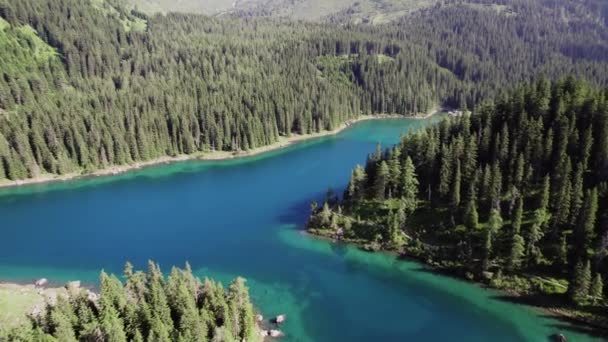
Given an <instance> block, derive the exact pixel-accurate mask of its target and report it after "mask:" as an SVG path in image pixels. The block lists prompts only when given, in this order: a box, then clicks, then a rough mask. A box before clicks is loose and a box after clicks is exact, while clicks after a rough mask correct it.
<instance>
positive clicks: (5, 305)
mask: <svg viewBox="0 0 608 342" xmlns="http://www.w3.org/2000/svg"><path fill="white" fill-rule="evenodd" d="M59 295H62V296H66V295H67V290H66V289H65V288H64V287H61V288H46V289H37V288H35V287H34V285H18V284H0V336H2V332H3V331H6V330H8V329H11V328H14V327H18V326H21V325H24V324H27V323H28V322H29V319H28V316H27V315H28V314H29V313H31V312H32V310H34V308H38V309H40V310H42V309H44V306H45V305H46V303H47V301H50V302H54V301H55V299H56V298H57V296H59ZM0 339H1V337H0Z"/></svg>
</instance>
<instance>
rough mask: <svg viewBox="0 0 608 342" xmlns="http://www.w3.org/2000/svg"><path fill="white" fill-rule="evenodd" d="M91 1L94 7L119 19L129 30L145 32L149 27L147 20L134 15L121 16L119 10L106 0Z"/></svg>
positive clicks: (126, 29)
mask: <svg viewBox="0 0 608 342" xmlns="http://www.w3.org/2000/svg"><path fill="white" fill-rule="evenodd" d="M91 2H92V4H93V6H94V7H96V8H97V9H99V10H100V11H101V12H102V13H103V14H105V15H106V16H108V17H114V18H116V19H118V20H119V21H120V22H121V23H122V26H123V27H124V29H125V31H127V32H130V31H133V32H145V31H146V29H147V28H148V22H147V21H146V20H144V19H141V18H138V17H135V16H133V15H127V16H121V15H120V13H119V12H118V10H117V9H116V8H114V7H113V6H112V5H110V4H109V3H107V2H105V0H91Z"/></svg>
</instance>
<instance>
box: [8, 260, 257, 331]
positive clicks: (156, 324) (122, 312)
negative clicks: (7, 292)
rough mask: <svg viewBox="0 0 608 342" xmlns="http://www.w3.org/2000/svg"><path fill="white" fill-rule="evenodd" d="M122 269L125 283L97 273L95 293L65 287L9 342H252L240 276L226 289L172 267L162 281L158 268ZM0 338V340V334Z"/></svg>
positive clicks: (250, 320) (251, 320)
mask: <svg viewBox="0 0 608 342" xmlns="http://www.w3.org/2000/svg"><path fill="white" fill-rule="evenodd" d="M148 266H149V267H148V271H147V272H143V271H134V270H133V267H132V266H131V265H130V264H127V266H126V267H125V274H124V276H125V278H126V283H124V284H123V283H122V282H121V281H120V280H119V279H118V278H117V277H116V276H113V275H107V274H106V273H104V272H102V273H101V279H100V287H101V293H100V294H99V295H96V294H94V293H91V292H89V291H86V290H84V289H81V288H79V287H70V288H68V290H69V291H68V292H69V293H68V296H67V297H65V296H58V297H57V300H56V303H53V304H50V303H49V304H48V305H47V307H46V309H45V310H43V311H42V312H41V313H40V314H38V315H37V316H33V317H32V324H31V325H30V326H24V327H19V328H15V329H14V330H13V331H11V332H9V333H8V335H7V336H5V337H6V338H8V340H9V341H23V342H30V341H61V342H70V341H113V342H120V341H125V342H126V341H142V342H143V341H193V342H194V341H196V342H200V341H224V342H228V341H258V340H261V336H260V333H259V331H258V329H257V327H256V323H255V315H254V310H253V306H252V304H251V302H250V300H249V290H248V289H247V287H246V286H245V280H244V279H243V278H237V279H235V280H234V281H233V282H232V283H231V284H230V286H229V287H228V289H224V288H223V286H222V284H221V283H216V282H214V281H213V280H209V279H205V280H204V281H203V282H201V280H200V279H198V278H196V277H195V276H194V275H192V271H191V270H190V268H189V266H188V265H186V268H185V269H183V270H182V269H178V268H173V269H172V270H171V273H170V274H169V276H168V277H167V278H166V279H165V278H164V277H163V275H162V273H161V271H160V268H159V266H158V265H156V264H154V263H152V262H150V263H149V265H148ZM0 339H2V336H0Z"/></svg>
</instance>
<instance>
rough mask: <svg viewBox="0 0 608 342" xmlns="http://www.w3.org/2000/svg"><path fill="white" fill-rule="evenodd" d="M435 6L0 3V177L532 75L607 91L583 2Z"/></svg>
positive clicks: (89, 166) (82, 165) (249, 140)
mask: <svg viewBox="0 0 608 342" xmlns="http://www.w3.org/2000/svg"><path fill="white" fill-rule="evenodd" d="M502 2H504V4H503V5H500V6H494V5H492V3H491V2H490V1H478V0H475V1H451V0H450V1H442V2H438V3H437V5H435V6H432V7H429V8H426V9H424V10H421V11H418V12H416V13H413V14H412V15H410V16H407V17H404V18H403V19H400V20H395V21H394V22H392V23H391V24H390V25H367V24H360V25H354V24H350V23H346V24H344V25H341V24H337V23H340V22H344V21H343V20H340V18H339V16H341V15H345V14H340V15H337V16H334V17H333V18H332V19H331V22H332V23H329V22H321V23H313V22H304V21H289V20H285V19H281V18H275V17H265V16H264V15H263V14H260V16H256V15H255V14H247V13H239V14H233V15H226V16H223V17H220V18H212V17H206V16H202V15H194V14H174V13H169V14H166V15H163V14H156V15H146V14H144V13H142V12H140V11H137V10H135V9H134V8H127V7H126V6H125V4H124V3H123V2H122V1H119V0H0V182H1V181H3V180H4V181H6V180H19V179H26V178H36V177H39V176H42V175H45V174H52V175H62V174H71V173H79V172H86V171H92V170H96V169H101V168H107V167H110V166H113V165H126V164H132V163H136V162H140V161H148V160H153V159H157V158H161V157H164V156H176V155H184V154H194V153H204V152H206V151H239V150H249V149H252V148H255V147H259V146H263V145H268V144H271V143H273V142H276V141H277V139H278V138H279V136H289V135H291V134H294V133H298V134H307V133H311V132H318V131H321V130H328V129H332V128H335V127H336V126H338V125H339V124H340V123H343V122H345V121H346V120H348V119H350V118H354V117H358V116H360V115H362V114H378V113H393V114H395V113H396V114H403V115H408V114H412V113H420V112H426V111H428V110H429V109H430V108H433V107H434V106H436V105H448V106H451V107H467V108H472V107H473V106H474V105H475V104H476V103H478V102H479V101H480V100H481V99H483V98H485V97H486V96H491V95H496V92H497V90H500V89H501V88H502V87H504V86H506V85H509V84H513V83H514V82H520V81H525V80H527V79H529V78H530V77H532V76H533V75H535V74H538V73H543V74H545V75H546V76H547V77H548V78H549V79H555V78H557V77H559V76H560V75H563V74H565V73H568V74H573V75H576V76H580V77H585V78H587V79H588V80H589V81H590V82H593V83H594V84H597V85H606V84H607V83H608V54H607V53H606V52H607V51H608V47H607V46H608V37H607V36H606V29H605V28H606V27H605V22H604V21H603V17H601V16H600V15H599V14H597V11H595V10H594V9H593V7H592V6H587V5H586V4H580V5H578V4H577V5H573V4H571V1H566V0H557V1H555V2H554V3H552V4H551V5H546V4H544V3H543V2H529V1H519V0H505V1H502Z"/></svg>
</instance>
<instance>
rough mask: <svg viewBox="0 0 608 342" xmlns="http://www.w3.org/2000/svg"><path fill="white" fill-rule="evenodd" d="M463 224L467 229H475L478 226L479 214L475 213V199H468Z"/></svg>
mask: <svg viewBox="0 0 608 342" xmlns="http://www.w3.org/2000/svg"><path fill="white" fill-rule="evenodd" d="M464 224H465V226H466V227H467V229H469V231H476V230H477V229H478V228H479V214H478V213H477V204H476V203H475V201H473V200H471V201H469V204H468V205H467V210H466V212H465V217H464Z"/></svg>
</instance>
